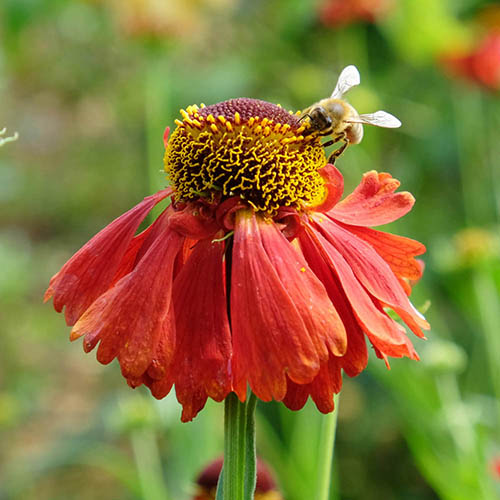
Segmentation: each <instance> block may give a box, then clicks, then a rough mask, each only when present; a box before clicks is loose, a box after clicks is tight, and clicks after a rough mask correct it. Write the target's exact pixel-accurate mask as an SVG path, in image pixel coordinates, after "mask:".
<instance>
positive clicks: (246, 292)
mask: <svg viewBox="0 0 500 500" xmlns="http://www.w3.org/2000/svg"><path fill="white" fill-rule="evenodd" d="M232 259H233V263H232V276H231V325H232V331H233V353H234V354H233V363H232V369H233V375H234V378H233V386H234V390H235V391H236V392H237V394H238V396H239V397H240V399H241V400H244V398H245V395H246V385H247V381H248V382H249V383H250V386H251V388H252V390H253V391H254V393H255V394H256V395H257V396H258V397H259V398H260V399H263V400H264V401H269V400H270V399H272V398H274V399H276V400H278V401H280V400H282V399H283V397H284V396H285V393H286V376H285V373H286V374H287V375H288V377H289V378H290V379H291V380H294V381H295V382H297V383H308V382H310V381H311V380H312V378H313V377H314V376H315V375H316V374H317V372H318V370H319V366H320V362H321V361H324V360H326V358H327V356H328V349H330V350H331V351H332V352H335V353H337V354H340V355H341V354H343V353H344V351H345V342H346V340H345V329H344V327H343V325H342V322H341V321H340V318H339V316H338V314H337V312H336V311H335V309H334V307H333V305H332V304H331V302H330V300H329V299H328V296H327V294H326V291H325V289H324V287H323V286H322V284H321V283H320V282H319V280H318V279H317V278H316V277H315V276H314V274H313V273H312V271H311V270H310V269H309V266H308V265H307V263H306V261H305V259H304V258H303V257H302V255H300V253H299V252H298V251H297V250H296V249H295V248H294V247H293V246H292V245H290V243H289V242H288V240H287V239H286V238H285V237H284V236H283V235H282V234H281V233H280V231H279V230H278V229H277V227H276V226H275V225H274V223H269V222H266V221H264V220H263V219H260V218H257V217H256V216H255V215H253V214H251V213H250V212H249V211H244V210H241V211H239V212H238V213H237V215H236V227H235V234H234V248H233V252H232Z"/></svg>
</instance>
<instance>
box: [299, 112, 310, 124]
mask: <svg viewBox="0 0 500 500" xmlns="http://www.w3.org/2000/svg"><path fill="white" fill-rule="evenodd" d="M305 118H309V120H310V119H311V116H310V115H308V114H307V113H305V114H303V115H302V116H301V117H300V118H299V123H300V122H301V121H302V120H304V119H305Z"/></svg>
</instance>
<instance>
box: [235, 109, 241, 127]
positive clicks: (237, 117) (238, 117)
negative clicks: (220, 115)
mask: <svg viewBox="0 0 500 500" xmlns="http://www.w3.org/2000/svg"><path fill="white" fill-rule="evenodd" d="M234 123H236V125H239V124H240V123H241V116H240V114H239V113H238V111H236V113H234Z"/></svg>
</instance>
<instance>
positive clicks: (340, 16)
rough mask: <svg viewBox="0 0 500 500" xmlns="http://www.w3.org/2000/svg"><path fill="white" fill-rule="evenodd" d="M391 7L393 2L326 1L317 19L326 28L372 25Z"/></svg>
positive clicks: (369, 0)
mask: <svg viewBox="0 0 500 500" xmlns="http://www.w3.org/2000/svg"><path fill="white" fill-rule="evenodd" d="M393 5H394V1H393V0H349V1H345V0H326V1H325V2H324V3H323V4H322V6H321V7H320V12H319V17H320V20H321V22H322V23H323V24H325V25H326V26H344V25H347V24H351V23H356V22H366V23H374V22H375V21H376V20H377V19H378V18H380V17H382V16H384V15H385V14H387V13H388V12H389V11H390V10H391V8H392V7H393Z"/></svg>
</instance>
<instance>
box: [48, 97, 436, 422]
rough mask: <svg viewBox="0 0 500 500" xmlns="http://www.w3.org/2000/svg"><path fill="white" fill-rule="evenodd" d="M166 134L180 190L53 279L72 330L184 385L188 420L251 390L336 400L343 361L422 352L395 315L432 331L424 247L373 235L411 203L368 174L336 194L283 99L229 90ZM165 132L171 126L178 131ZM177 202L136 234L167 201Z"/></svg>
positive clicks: (337, 182)
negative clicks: (422, 296) (422, 308)
mask: <svg viewBox="0 0 500 500" xmlns="http://www.w3.org/2000/svg"><path fill="white" fill-rule="evenodd" d="M181 114H182V116H183V120H182V121H180V120H177V121H176V123H177V129H176V130H175V132H174V133H173V134H172V137H171V138H170V140H169V141H168V145H167V148H166V153H165V169H166V171H167V173H168V176H169V178H170V181H171V183H172V188H169V189H165V190H162V191H159V192H158V193H156V194H155V195H152V196H149V197H147V198H145V199H144V201H142V202H141V203H139V204H138V205H137V206H136V207H134V208H133V209H131V210H130V211H128V212H127V213H125V214H124V215H122V216H121V217H119V218H118V219H116V220H115V221H114V222H112V223H111V224H110V225H109V226H107V227H106V228H104V229H103V230H102V231H101V232H100V233H98V234H97V235H96V236H95V237H94V238H92V239H91V240H90V241H89V242H88V243H87V244H86V245H85V246H84V247H83V248H82V249H81V250H79V251H78V252H77V253H76V254H75V255H74V256H73V257H72V258H71V259H70V260H69V261H68V262H67V263H66V264H65V265H64V266H63V267H62V269H61V270H60V271H59V272H58V273H57V274H56V275H55V276H54V277H53V278H52V280H51V282H50V285H49V288H48V290H47V292H46V295H45V300H48V299H50V298H53V301H54V307H55V309H56V310H57V311H59V312H60V311H62V309H63V308H64V307H65V315H66V321H67V323H68V324H69V325H74V327H73V330H72V332H71V339H72V340H74V339H77V338H79V337H81V336H84V337H85V338H84V343H83V345H84V349H85V351H86V352H89V351H91V350H92V349H93V348H94V347H96V346H97V344H99V347H98V349H97V359H98V360H99V361H100V362H101V363H104V364H107V363H109V362H111V361H112V360H113V359H114V358H117V359H118V361H119V363H120V366H121V371H122V374H123V376H124V377H125V378H126V379H127V381H128V383H129V385H131V386H132V387H136V386H139V385H141V384H145V385H146V386H148V387H149V388H150V390H151V392H152V394H153V395H154V396H155V397H156V398H163V397H164V396H165V395H166V394H168V393H169V391H170V389H171V388H172V386H173V385H174V384H175V386H176V394H177V399H178V400H179V402H180V403H181V404H182V405H183V414H182V420H183V421H188V420H191V419H192V418H193V417H194V416H196V414H197V413H198V412H199V411H200V410H201V409H202V408H203V406H204V405H205V402H206V400H207V398H208V397H211V398H213V399H214V400H216V401H221V400H223V399H224V398H225V397H226V396H227V395H228V394H229V393H230V392H231V391H234V392H235V393H236V394H237V395H238V397H239V399H240V400H241V401H244V400H245V398H246V394H247V385H249V386H250V388H251V390H252V391H253V392H254V393H255V394H256V395H257V397H259V398H260V399H262V400H264V401H270V400H271V399H275V400H277V401H283V402H284V403H285V404H286V405H287V406H288V407H289V408H291V409H294V410H296V409H299V408H301V407H302V406H303V405H304V403H305V402H306V400H307V398H308V397H309V396H311V397H312V399H313V400H314V401H315V403H316V405H317V406H318V408H319V410H320V411H322V412H330V411H332V410H333V394H334V393H337V392H339V391H340V389H341V385H342V378H341V370H344V371H345V373H347V374H348V375H349V376H355V375H357V374H359V373H360V372H361V371H362V370H363V369H364V368H365V366H366V363H367V356H368V353H367V349H366V344H365V335H366V336H367V337H368V339H369V341H370V342H371V344H372V345H373V348H374V349H375V352H376V354H377V356H378V357H380V358H383V359H384V360H385V361H386V362H387V357H388V356H392V357H402V356H407V357H410V358H412V359H418V356H417V354H416V352H415V350H414V348H413V346H412V344H411V342H410V340H409V339H408V337H407V336H406V332H405V329H404V328H403V326H402V325H400V324H399V323H397V322H396V321H394V320H393V319H392V318H391V317H390V316H389V315H388V314H387V312H386V308H391V309H392V310H394V311H395V312H396V313H397V314H398V315H399V316H400V318H401V319H402V320H403V321H404V322H405V323H406V324H407V325H408V327H409V328H410V329H411V330H412V331H413V332H414V333H415V334H416V335H417V336H419V337H423V333H422V329H427V328H428V327H429V326H428V324H427V322H426V321H425V319H424V318H423V316H422V315H421V314H420V313H418V312H417V311H416V309H415V308H414V307H413V306H412V304H411V303H410V301H409V300H408V296H407V293H405V290H406V291H407V292H409V289H408V286H407V285H406V284H405V280H418V278H419V277H420V276H421V274H422V268H421V266H420V265H419V263H418V262H417V261H416V259H415V258H414V257H415V256H416V255H419V254H422V253H423V252H424V251H425V247H424V246H423V245H422V244H421V243H419V242H417V241H414V240H411V239H408V238H404V237H401V236H395V235H392V234H389V233H386V232H382V231H376V230H374V229H371V228H370V227H369V226H378V225H381V224H387V223H389V222H392V221H394V220H396V219H399V218H400V217H402V216H403V215H405V214H406V213H407V212H408V211H410V210H411V208H412V206H413V204H414V198H413V196H412V195H411V194H410V193H407V192H400V193H397V192H396V190H397V188H398V187H399V182H398V181H397V180H395V179H393V178H392V177H391V176H390V175H389V174H387V173H377V172H375V171H371V172H368V173H367V174H365V175H364V176H363V179H362V181H361V183H360V185H359V186H358V187H357V188H356V189H355V190H354V192H353V193H351V194H349V195H348V196H347V197H346V198H344V199H343V200H342V201H340V199H341V197H342V193H343V177H342V175H341V173H340V172H339V171H338V170H337V169H336V168H335V167H334V166H333V165H326V159H325V154H324V149H323V146H322V144H321V141H320V137H319V136H318V135H317V134H316V133H314V132H309V131H308V128H307V127H308V125H307V124H304V123H303V122H301V121H300V120H299V119H298V117H297V115H293V114H291V113H289V112H288V111H286V110H284V109H282V108H281V107H278V106H275V105H273V104H270V103H267V102H264V101H258V100H253V99H246V98H241V99H233V100H230V101H226V102H223V103H219V104H214V105H212V106H208V107H201V108H198V107H197V106H190V107H189V108H188V109H187V111H184V110H182V111H181ZM167 135H168V134H167ZM166 198H171V200H172V203H171V205H170V206H168V207H167V208H166V209H164V211H163V212H162V214H161V215H160V216H159V217H158V218H157V220H156V221H155V222H153V224H151V226H149V227H148V228H147V229H145V230H144V231H143V232H142V233H140V234H138V235H136V236H134V234H135V232H136V230H137V228H138V226H139V224H140V223H141V222H142V221H143V219H144V218H145V217H146V215H147V213H148V212H149V211H150V210H151V209H152V208H153V207H154V206H155V205H156V204H157V203H159V202H161V201H162V200H164V199H166Z"/></svg>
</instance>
